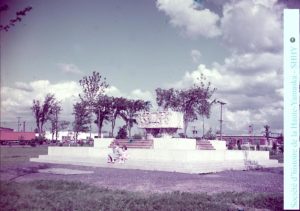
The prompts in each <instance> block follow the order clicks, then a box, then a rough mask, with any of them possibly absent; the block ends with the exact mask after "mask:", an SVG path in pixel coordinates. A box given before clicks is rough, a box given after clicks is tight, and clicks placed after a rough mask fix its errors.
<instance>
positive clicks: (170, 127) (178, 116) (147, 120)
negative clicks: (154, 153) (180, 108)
mask: <svg viewBox="0 0 300 211" xmlns="http://www.w3.org/2000/svg"><path fill="white" fill-rule="evenodd" d="M137 123H138V127H139V128H142V129H145V130H146V132H147V134H149V135H150V138H152V137H156V136H157V135H161V136H162V137H169V138H170V137H172V135H173V134H174V133H176V132H177V130H178V129H182V128H183V114H182V113H180V112H175V111H155V112H143V113H140V114H139V115H138V117H137ZM148 138H149V137H148Z"/></svg>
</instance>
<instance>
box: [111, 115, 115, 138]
mask: <svg viewBox="0 0 300 211" xmlns="http://www.w3.org/2000/svg"><path fill="white" fill-rule="evenodd" d="M115 125H116V119H113V120H112V121H111V135H112V137H114V129H115Z"/></svg>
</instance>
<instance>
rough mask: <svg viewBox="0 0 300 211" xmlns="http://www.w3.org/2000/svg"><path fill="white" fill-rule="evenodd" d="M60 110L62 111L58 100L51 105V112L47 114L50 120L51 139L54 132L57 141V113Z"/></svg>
mask: <svg viewBox="0 0 300 211" xmlns="http://www.w3.org/2000/svg"><path fill="white" fill-rule="evenodd" d="M61 111H62V108H61V106H60V102H55V103H54V104H53V106H52V112H51V114H50V115H49V120H50V122H51V133H52V140H53V139H54V134H55V140H56V141H57V137H58V130H59V125H58V115H59V114H60V112H61Z"/></svg>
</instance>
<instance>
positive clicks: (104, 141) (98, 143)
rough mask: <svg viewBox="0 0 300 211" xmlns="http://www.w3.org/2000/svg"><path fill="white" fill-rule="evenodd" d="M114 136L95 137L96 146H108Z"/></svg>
mask: <svg viewBox="0 0 300 211" xmlns="http://www.w3.org/2000/svg"><path fill="white" fill-rule="evenodd" d="M113 140H114V138H95V139H94V148H108V147H109V145H110V144H111V142H112V141H113Z"/></svg>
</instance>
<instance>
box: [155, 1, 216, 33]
mask: <svg viewBox="0 0 300 211" xmlns="http://www.w3.org/2000/svg"><path fill="white" fill-rule="evenodd" d="M156 6H157V8H158V9H159V10H160V11H163V12H165V13H166V15H167V16H169V18H170V23H171V24H172V25H173V26H175V27H178V28H180V29H182V30H183V31H184V33H185V34H187V35H188V36H190V37H197V36H199V35H201V36H205V37H216V36H218V35H220V34H221V32H220V30H219V28H218V26H217V24H218V21H219V19H220V18H219V16H218V15H217V14H216V13H214V12H212V11H210V10H209V9H199V8H197V5H195V3H194V1H193V0H157V2H156Z"/></svg>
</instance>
